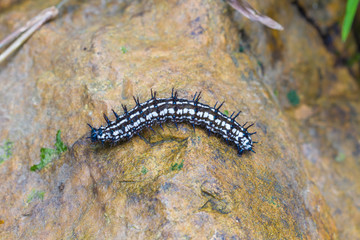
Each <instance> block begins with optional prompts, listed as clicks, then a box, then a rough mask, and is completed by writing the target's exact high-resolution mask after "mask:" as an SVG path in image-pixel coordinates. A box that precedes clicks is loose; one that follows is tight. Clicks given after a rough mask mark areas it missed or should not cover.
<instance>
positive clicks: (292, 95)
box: [287, 90, 300, 106]
mask: <svg viewBox="0 0 360 240" xmlns="http://www.w3.org/2000/svg"><path fill="white" fill-rule="evenodd" d="M287 98H288V100H289V102H290V104H291V105H293V106H296V105H298V104H299V103H300V98H299V95H298V94H297V92H296V91H295V90H290V91H289V92H288V94H287Z"/></svg>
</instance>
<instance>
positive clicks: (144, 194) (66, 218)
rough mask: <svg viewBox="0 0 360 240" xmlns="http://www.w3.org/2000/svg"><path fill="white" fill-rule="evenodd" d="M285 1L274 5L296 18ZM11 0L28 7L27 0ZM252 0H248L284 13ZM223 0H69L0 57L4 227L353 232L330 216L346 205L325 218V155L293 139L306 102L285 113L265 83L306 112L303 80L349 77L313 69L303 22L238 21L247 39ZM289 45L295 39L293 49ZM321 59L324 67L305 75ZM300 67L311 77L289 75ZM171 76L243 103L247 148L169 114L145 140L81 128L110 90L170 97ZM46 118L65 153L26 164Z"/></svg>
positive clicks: (114, 98) (71, 232)
mask: <svg viewBox="0 0 360 240" xmlns="http://www.w3.org/2000/svg"><path fill="white" fill-rule="evenodd" d="M40 2H41V3H39V5H40V6H43V5H44V4H45V2H47V1H40ZM285 2H286V1H283V3H284V7H287V8H289V9H290V10H289V13H286V14H289V15H290V16H291V17H293V18H294V19H300V17H299V14H298V13H296V12H295V11H294V10H293V9H292V8H291V5H290V4H289V3H286V4H285ZM264 4H265V3H264ZM19 5H20V6H19V9H21V11H23V14H24V15H26V14H27V9H28V8H30V7H29V6H28V5H27V1H23V2H21V3H19ZM261 6H262V5H261V4H257V5H256V6H255V5H254V7H255V8H256V9H258V10H261V11H262V12H263V13H264V14H266V15H269V16H270V17H273V18H274V19H276V20H277V21H279V22H281V21H283V20H282V19H281V18H280V17H279V18H278V17H277V16H281V15H276V16H275V15H274V16H273V15H272V14H269V13H268V12H266V11H263V10H264V9H262V7H261ZM268 9H276V8H273V7H271V6H269V7H268ZM269 11H275V10H269ZM232 13H233V10H230V7H229V6H228V5H226V4H225V2H224V1H159V2H149V1H141V2H140V1H139V2H137V1H124V2H121V3H117V2H108V3H99V2H98V1H87V2H86V3H71V2H69V4H68V5H67V8H66V10H65V11H64V12H63V15H61V16H59V17H58V19H56V20H55V21H52V22H50V23H48V24H47V25H45V26H43V27H42V28H41V30H40V31H39V32H37V33H35V34H34V35H33V36H32V38H31V39H29V41H27V43H26V44H25V45H24V46H23V47H22V48H21V49H20V50H19V51H18V52H17V53H16V54H15V55H14V56H13V57H12V58H10V59H8V61H7V62H6V63H5V64H3V65H2V66H1V70H0V79H1V81H2V86H3V87H2V88H1V90H0V91H1V93H0V102H1V108H0V109H2V110H1V115H0V117H1V120H2V121H0V124H1V125H0V126H1V127H0V133H1V134H0V136H1V137H0V143H2V142H4V141H6V139H10V140H11V141H12V142H13V148H12V156H11V157H10V158H8V159H6V160H5V161H4V162H3V163H2V164H1V165H0V178H1V179H3V182H2V184H1V185H0V192H1V193H6V194H1V195H0V201H1V204H0V220H2V221H3V224H1V225H0V228H1V231H2V236H4V238H8V239H13V238H22V239H39V238H48V239H58V238H94V239H104V238H110V239H178V238H192V239H336V238H337V237H338V234H337V228H339V229H340V230H341V231H342V232H341V234H344V235H342V236H356V235H355V234H356V229H355V230H353V232H344V231H343V229H344V228H343V226H344V225H341V223H340V220H341V219H347V220H349V224H351V225H352V226H354V224H355V223H356V218H354V219H350V218H349V216H350V213H349V212H347V211H345V210H344V211H343V212H342V213H341V214H340V215H341V216H342V218H341V219H340V220H339V219H338V215H336V214H334V209H335V208H336V206H333V205H332V204H333V203H336V204H338V202H336V201H334V195H331V190H327V189H324V187H323V185H322V183H324V182H325V183H331V182H332V181H336V180H335V179H330V177H329V174H330V173H331V169H329V170H327V172H326V173H327V175H325V177H324V178H325V179H321V177H322V175H321V174H320V172H321V171H320V170H321V169H322V168H321V167H324V166H325V165H324V164H321V166H320V164H319V165H316V161H318V160H319V159H323V158H324V155H323V152H322V149H324V148H322V147H319V148H315V149H314V146H316V145H312V144H310V145H306V143H308V142H307V141H306V138H305V137H303V136H301V131H299V129H300V127H301V126H302V127H303V128H301V129H302V130H303V132H305V131H311V129H310V128H307V127H306V126H304V125H302V124H303V123H304V122H305V121H306V119H309V118H314V117H315V116H316V115H314V114H308V117H307V118H305V117H297V118H296V120H297V122H296V124H298V125H294V124H293V120H291V116H293V115H294V114H295V109H296V108H295V109H294V107H293V106H292V105H291V104H290V103H288V102H287V99H286V98H284V99H281V98H280V100H278V99H276V98H275V97H274V94H273V93H272V92H271V91H269V89H270V90H274V89H275V88H276V87H277V88H278V92H279V95H281V96H284V92H285V93H286V90H287V89H288V88H290V87H291V88H293V89H296V90H297V92H298V93H299V96H300V100H301V101H300V104H305V103H306V107H305V108H304V109H306V110H307V112H310V113H317V112H318V111H316V110H317V109H316V108H315V109H314V103H317V104H321V103H322V102H321V101H319V100H318V92H317V91H314V90H312V89H311V88H310V87H308V86H309V85H310V83H312V84H317V85H316V86H319V88H320V90H321V91H320V93H321V96H324V97H330V96H331V97H334V96H342V94H345V93H346V94H347V93H348V92H349V91H352V92H353V93H355V92H356V85H355V84H354V81H353V79H352V78H351V76H350V75H349V74H348V73H347V72H346V70H344V69H342V70H341V69H340V70H337V69H329V70H327V69H328V68H329V66H331V61H332V58H331V56H329V55H328V53H327V52H326V50H325V49H324V48H321V47H320V46H321V41H320V40H319V39H317V40H315V42H314V43H312V44H313V45H311V44H310V43H307V39H308V37H311V36H316V34H315V33H313V32H312V31H311V28H310V27H309V26H307V25H306V24H305V23H300V25H298V24H296V23H292V22H291V21H287V22H286V23H287V24H288V26H285V29H290V30H291V33H288V32H285V34H284V35H280V34H281V33H278V32H273V31H272V30H268V29H266V30H264V28H263V27H259V25H258V24H252V23H251V22H246V26H245V25H244V23H242V24H243V26H244V31H245V32H246V33H247V35H248V36H250V37H251V39H252V40H254V41H253V42H252V41H251V42H249V41H247V42H243V41H242V40H240V39H239V34H238V26H241V23H240V24H237V22H236V21H235V20H237V21H240V20H239V19H238V17H236V16H235V17H234V19H233V18H232V15H233V14H232ZM280 13H282V14H285V13H284V12H281V11H280ZM7 16H9V18H11V12H10V13H9V15H6V14H5V15H4V16H2V18H1V19H5V20H2V21H4V22H11V21H14V20H12V19H6V18H7ZM286 16H287V15H286ZM286 16H282V17H283V18H284V19H286ZM290 19H291V18H290ZM283 22H284V21H283ZM291 24H293V25H291ZM301 26H303V27H304V28H305V30H306V31H305V32H301V28H300V27H301ZM285 31H286V30H285ZM297 31H298V32H297ZM289 34H290V35H289ZM254 36H257V37H254ZM280 36H281V37H282V38H284V41H282V40H281V39H280ZM239 42H240V43H241V44H244V45H245V44H246V46H249V47H251V49H253V51H254V52H255V54H256V56H254V54H252V53H251V51H249V50H250V48H245V50H246V51H244V52H239ZM299 43H301V44H303V45H302V46H304V44H305V46H306V47H304V48H302V49H300V50H302V52H301V54H300V53H297V54H298V55H297V54H295V53H296V50H297V48H298V46H299V45H298V44H299ZM306 43H307V44H306ZM257 44H260V45H257ZM254 46H257V47H254ZM311 47H314V49H316V50H317V51H315V50H314V49H311ZM316 47H318V48H316ZM286 50H289V51H286ZM294 54H295V55H294ZM258 56H261V64H260V61H259V60H258ZM316 57H317V58H316ZM322 57H323V58H324V60H323V61H322V62H317V61H318V60H319V59H321V58H322ZM313 58H314V59H313ZM311 59H313V60H312V61H310V60H311ZM306 61H308V62H306ZM304 63H307V64H304ZM314 69H315V70H314ZM318 69H320V70H318ZM319 71H320V72H321V73H322V74H324V76H335V77H334V78H333V79H327V78H326V83H324V82H323V81H325V80H322V81H320V80H319V81H316V80H317V79H318V78H315V80H314V81H313V82H311V80H312V79H314V76H315V77H316V76H319V75H317V74H318V72H319ZM264 73H266V75H265V76H264V75H263V74H264ZM336 74H340V76H341V77H343V79H342V81H341V82H340V81H338V80H337V79H339V78H340V77H336V76H338V75H336ZM279 76H284V77H282V78H281V77H279ZM305 77H309V79H308V81H309V83H308V84H307V85H305V84H304V85H302V84H303V82H300V80H302V79H305ZM263 78H264V80H263ZM278 79H280V81H277V80H278ZM289 79H290V80H291V81H288V80H289ZM298 79H300V80H298ZM328 84H332V85H330V86H329V85H328ZM298 86H299V87H298ZM172 87H174V88H176V89H177V90H178V91H179V95H180V96H181V97H186V98H190V97H191V96H192V95H193V94H194V93H195V92H196V91H199V90H202V91H203V98H202V101H203V102H205V103H207V104H210V105H212V104H214V103H215V102H216V101H222V100H226V106H225V107H224V108H223V109H224V110H227V111H229V112H231V111H236V110H242V111H243V113H242V114H241V115H240V116H239V118H238V120H239V122H240V123H245V122H246V121H249V122H256V124H255V126H254V129H256V131H257V132H258V134H257V135H255V136H254V139H256V140H257V141H259V144H258V145H256V146H255V151H256V152H257V153H256V154H253V153H246V154H244V155H243V156H242V157H239V156H238V155H237V152H236V149H235V148H233V147H232V146H228V145H226V144H225V142H224V141H222V140H221V139H219V138H217V137H216V136H210V137H208V135H207V133H206V132H205V131H204V130H202V129H200V128H196V131H195V133H194V132H193V129H192V126H190V125H187V124H180V125H179V130H177V129H176V127H175V126H174V125H173V124H171V123H169V124H166V125H165V126H164V131H162V130H161V128H160V127H158V126H157V127H154V130H155V133H153V132H152V131H150V130H145V131H144V132H143V133H142V134H143V137H144V138H145V139H146V141H144V140H142V139H141V138H139V137H134V138H133V139H131V140H130V141H127V142H124V143H122V144H119V145H116V146H112V147H110V146H102V145H101V144H92V143H91V142H90V140H89V139H88V138H87V137H88V135H89V129H88V127H87V125H86V123H87V122H89V123H91V124H93V125H94V126H97V127H98V126H100V125H101V124H104V120H102V117H101V115H102V113H109V114H110V112H111V109H112V108H113V109H114V110H116V111H119V112H121V111H120V108H121V107H120V106H121V103H123V104H127V105H128V106H131V107H132V106H134V103H133V100H132V96H133V95H135V96H139V97H140V100H141V101H145V100H147V99H148V98H149V97H150V90H149V89H150V88H152V89H155V90H157V91H158V94H159V97H166V96H169V94H170V91H171V88H172ZM334 89H335V90H334ZM285 95H286V94H285ZM304 96H307V97H308V98H306V99H308V100H307V101H306V102H304V100H303V99H304ZM278 102H279V103H280V106H281V107H283V108H286V111H284V112H282V111H281V110H280V109H279V104H278ZM353 104H354V105H353V106H354V107H353V108H349V109H356V108H355V106H358V104H357V100H356V98H355V100H354V102H353ZM320 106H322V105H320ZM327 109H331V107H330V106H329V108H327ZM320 111H323V114H324V115H323V119H325V118H326V117H329V115H326V114H328V111H327V110H326V109H322V108H321V109H320ZM298 113H299V111H298ZM330 116H333V115H331V114H330ZM352 116H353V115H349V116H348V117H349V118H350V119H352ZM294 121H295V120H294ZM304 128H305V130H304ZM58 129H61V133H62V135H61V136H62V139H63V141H64V142H65V143H66V144H67V145H68V146H69V151H67V152H65V153H63V154H62V155H61V156H59V157H58V158H55V159H54V160H53V161H52V162H51V163H50V164H48V166H47V167H45V168H44V169H42V170H40V171H37V172H32V171H30V170H29V169H30V166H32V165H34V164H37V163H39V161H40V156H39V150H40V148H42V147H47V148H50V147H53V144H54V136H55V135H56V132H57V130H58ZM321 134H322V135H321V136H326V134H327V133H323V132H321ZM354 134H355V133H354ZM299 135H300V137H299ZM318 139H321V138H316V139H314V141H315V142H316V143H319V144H321V143H322V142H321V141H320V140H318ZM256 140H255V141H256ZM335 140H337V141H339V140H338V139H335ZM350 142H352V141H351V140H350ZM310 143H312V141H310ZM352 143H353V142H352ZM303 146H308V147H305V149H306V151H308V152H310V153H313V152H314V151H317V152H316V153H317V154H318V155H316V153H314V154H312V155H311V156H315V159H314V161H315V164H314V163H312V162H309V161H308V160H307V159H308V158H309V157H308V156H309V155H308V154H306V153H307V152H306V151H305V150H304V147H303ZM344 146H345V144H344ZM346 153H347V150H346ZM305 156H306V157H305ZM317 156H319V157H317ZM346 156H348V155H346ZM340 159H341V158H340ZM347 159H348V158H346V160H345V161H344V162H346V161H347ZM352 161H354V160H352ZM334 164H335V163H334ZM336 164H338V163H336ZM313 165H315V166H313ZM352 166H353V168H354V170H353V171H355V172H356V171H357V170H356V168H355V165H352ZM311 167H314V168H315V170H312V169H311ZM354 176H355V175H354ZM320 180H322V181H320ZM344 184H345V185H346V184H347V183H346V182H344ZM346 186H349V185H346ZM339 187H340V185H339ZM337 188H338V187H337ZM347 199H348V198H347ZM327 202H329V203H331V204H329V205H328V203H327ZM345 204H346V203H345ZM349 205H350V206H352V207H354V206H356V205H355V204H349ZM339 206H340V205H339ZM353 214H356V213H353Z"/></svg>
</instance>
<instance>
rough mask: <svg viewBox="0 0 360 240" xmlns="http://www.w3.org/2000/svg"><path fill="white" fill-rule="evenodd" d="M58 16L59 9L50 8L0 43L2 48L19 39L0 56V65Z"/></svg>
mask: <svg viewBox="0 0 360 240" xmlns="http://www.w3.org/2000/svg"><path fill="white" fill-rule="evenodd" d="M58 14H59V10H58V8H56V7H54V6H52V7H49V8H47V9H45V10H43V11H42V12H41V13H40V14H38V15H37V16H36V17H34V18H32V19H31V20H30V21H28V22H27V23H26V24H25V25H24V26H23V27H21V28H19V29H17V30H15V31H14V32H13V33H11V34H10V35H8V36H7V37H5V39H3V40H2V41H1V42H0V48H2V47H4V46H6V45H8V44H9V43H11V42H12V41H14V40H15V39H16V38H18V39H17V40H16V41H15V42H13V43H12V44H11V45H10V46H9V47H8V48H7V49H6V50H5V51H4V52H3V53H1V54H0V63H2V62H3V61H4V60H5V59H6V58H7V57H8V56H9V55H11V54H12V53H13V52H14V51H16V49H18V48H19V47H20V46H21V45H22V44H23V43H24V42H25V41H26V40H27V39H28V38H29V37H30V36H31V35H32V34H33V33H34V32H35V31H36V30H37V29H39V28H40V27H41V26H42V25H43V24H44V23H45V22H47V21H49V20H51V19H53V18H55V17H56V16H57V15H58ZM21 34H22V35H21ZM20 35H21V36H20ZM19 36H20V37H19Z"/></svg>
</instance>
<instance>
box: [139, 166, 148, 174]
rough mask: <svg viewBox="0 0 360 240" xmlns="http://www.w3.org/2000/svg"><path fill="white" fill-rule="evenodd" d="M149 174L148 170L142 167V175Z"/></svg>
mask: <svg viewBox="0 0 360 240" xmlns="http://www.w3.org/2000/svg"><path fill="white" fill-rule="evenodd" d="M147 172H148V170H147V169H146V167H142V169H141V173H142V174H144V175H145V174H146V173H147Z"/></svg>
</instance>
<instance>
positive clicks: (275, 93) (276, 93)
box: [274, 89, 279, 97]
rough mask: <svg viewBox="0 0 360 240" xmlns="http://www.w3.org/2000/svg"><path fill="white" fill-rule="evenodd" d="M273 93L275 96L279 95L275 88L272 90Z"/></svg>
mask: <svg viewBox="0 0 360 240" xmlns="http://www.w3.org/2000/svg"><path fill="white" fill-rule="evenodd" d="M274 95H275V96H276V97H278V96H279V91H278V90H277V89H275V90H274Z"/></svg>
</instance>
